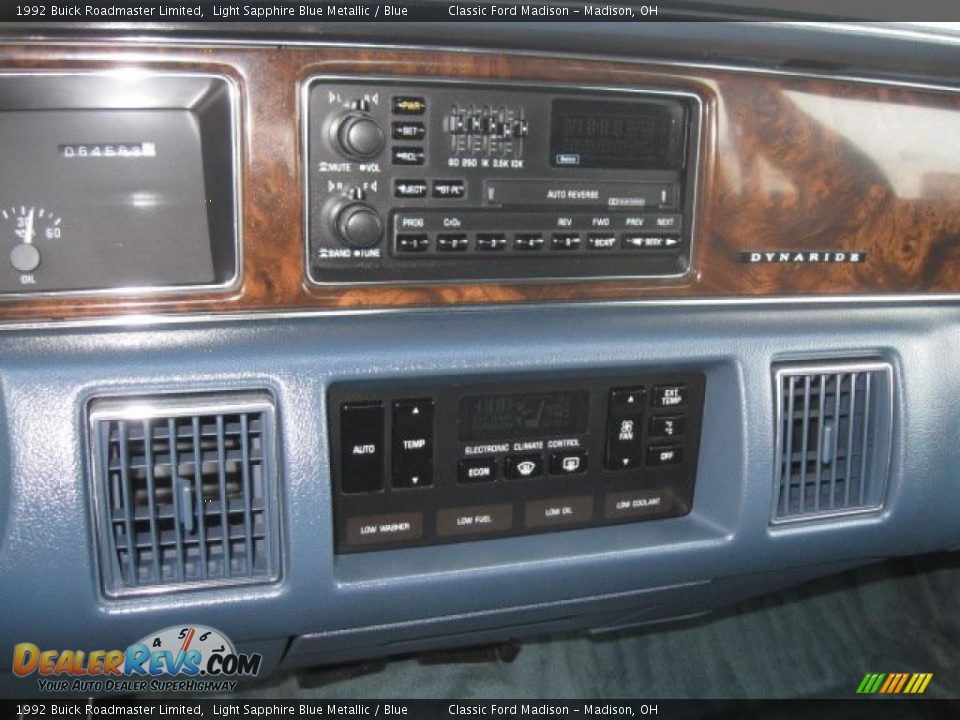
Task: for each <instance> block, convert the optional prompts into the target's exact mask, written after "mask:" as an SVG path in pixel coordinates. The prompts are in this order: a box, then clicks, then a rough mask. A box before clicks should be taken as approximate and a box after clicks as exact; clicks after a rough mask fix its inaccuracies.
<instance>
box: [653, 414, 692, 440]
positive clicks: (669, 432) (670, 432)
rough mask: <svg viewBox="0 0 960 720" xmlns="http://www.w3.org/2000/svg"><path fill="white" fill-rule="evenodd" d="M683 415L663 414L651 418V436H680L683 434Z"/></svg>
mask: <svg viewBox="0 0 960 720" xmlns="http://www.w3.org/2000/svg"><path fill="white" fill-rule="evenodd" d="M684 422H685V418H684V417H683V415H661V416H660V417H653V418H650V437H680V436H681V435H683V426H684Z"/></svg>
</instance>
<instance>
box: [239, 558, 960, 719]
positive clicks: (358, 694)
mask: <svg viewBox="0 0 960 720" xmlns="http://www.w3.org/2000/svg"><path fill="white" fill-rule="evenodd" d="M958 601H960V554H951V555H946V554H941V555H932V556H926V557H922V558H917V559H904V560H891V561H888V562H885V563H881V564H877V565H872V566H869V567H866V568H862V569H859V570H856V571H852V572H848V573H844V574H842V575H837V576H833V577H829V578H824V579H821V580H817V581H815V582H812V583H808V584H806V585H803V586H801V587H798V588H795V589H791V590H788V591H784V592H780V593H777V594H774V595H770V596H766V597H762V598H757V599H755V600H751V601H748V602H745V603H742V604H741V605H739V606H737V607H734V608H731V609H729V610H724V611H722V612H719V613H717V614H714V615H711V616H708V617H706V618H702V619H698V620H696V621H691V622H688V623H684V624H679V625H669V626H655V627H651V628H649V629H647V630H641V631H638V632H635V633H632V634H630V635H625V636H620V637H616V638H612V639H604V640H591V639H588V638H584V637H557V638H549V639H542V640H534V641H528V642H525V643H523V645H522V651H521V653H520V655H519V656H518V657H517V658H516V660H515V661H514V662H513V663H511V664H507V663H502V662H500V663H497V662H490V663H482V664H446V665H424V664H421V663H420V662H419V661H418V660H417V659H416V658H398V659H394V660H392V661H390V662H389V663H387V665H386V667H385V668H384V669H383V670H381V671H380V672H377V673H373V674H368V675H363V676H360V677H353V678H347V679H339V680H332V678H334V677H336V676H333V675H332V676H330V677H328V678H327V679H328V680H332V681H330V682H327V683H326V684H323V685H321V686H319V687H314V688H309V689H305V688H302V687H301V686H300V684H299V683H298V679H297V677H296V676H295V675H293V674H282V675H278V676H275V677H274V678H273V679H272V680H270V681H267V682H264V683H260V684H257V685H254V686H250V687H248V688H246V689H245V690H243V691H242V692H241V693H240V696H239V697H238V696H233V699H239V698H240V697H246V698H251V699H253V698H276V697H282V698H295V697H304V698H314V699H351V698H371V699H372V698H404V699H413V698H477V699H479V698H598V699H608V700H609V699H615V698H618V697H631V698H659V699H665V698H819V697H843V698H853V697H855V696H854V691H855V690H856V687H857V685H858V684H859V682H860V680H861V679H862V678H863V676H864V674H865V673H868V672H898V671H899V672H932V673H933V679H932V681H931V682H930V684H929V686H928V688H927V691H926V695H927V696H932V697H940V698H945V697H946V698H960V667H958V664H957V661H958V660H960V652H958V641H960V613H958V611H957V609H958Z"/></svg>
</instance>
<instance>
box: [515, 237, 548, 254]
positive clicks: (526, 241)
mask: <svg viewBox="0 0 960 720" xmlns="http://www.w3.org/2000/svg"><path fill="white" fill-rule="evenodd" d="M513 249H514V250H519V251H521V252H530V251H532V250H542V249H543V235H540V234H539V233H518V234H516V235H514V236H513Z"/></svg>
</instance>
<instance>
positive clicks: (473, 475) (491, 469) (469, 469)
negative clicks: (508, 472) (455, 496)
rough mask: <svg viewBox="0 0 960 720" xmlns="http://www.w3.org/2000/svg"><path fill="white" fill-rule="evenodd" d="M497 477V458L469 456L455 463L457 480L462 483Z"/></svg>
mask: <svg viewBox="0 0 960 720" xmlns="http://www.w3.org/2000/svg"><path fill="white" fill-rule="evenodd" d="M496 479H497V459H496V458H492V457H480V458H469V459H465V460H461V461H460V462H458V463H457V480H458V481H460V482H461V483H464V484H470V483H482V482H493V481H494V480H496Z"/></svg>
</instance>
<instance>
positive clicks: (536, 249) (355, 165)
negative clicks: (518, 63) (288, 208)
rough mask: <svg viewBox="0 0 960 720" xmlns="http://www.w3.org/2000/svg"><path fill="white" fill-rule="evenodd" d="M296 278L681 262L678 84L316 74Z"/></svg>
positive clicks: (690, 106) (692, 100)
mask: <svg viewBox="0 0 960 720" xmlns="http://www.w3.org/2000/svg"><path fill="white" fill-rule="evenodd" d="M304 101H305V104H306V111H307V112H306V122H305V126H304V127H305V143H306V154H307V158H308V163H307V170H306V191H307V195H308V198H307V218H306V228H307V233H306V234H307V238H306V240H307V257H308V258H309V267H308V276H309V279H310V280H311V281H312V282H314V283H318V284H325V283H347V284H356V283H404V282H419V283H423V282H471V281H472V282H491V281H492V282H499V281H505V282H515V281H524V280H547V279H588V278H624V277H652V278H659V277H679V276H682V275H684V274H686V273H687V272H688V271H689V269H690V263H691V253H692V247H691V246H692V239H693V229H694V216H693V208H694V204H695V203H694V201H695V195H696V186H697V167H698V163H699V137H700V123H701V114H702V104H701V101H700V99H699V97H698V96H697V95H695V94H693V93H690V92H684V91H679V90H677V91H672V90H643V91H633V90H630V91H627V90H606V89H604V90H600V89H576V88H567V87H544V86H527V85H522V84H513V85H505V86H501V85H485V84H474V83H463V82H452V81H451V82H431V83H416V82H404V81H392V80H391V81H369V80H359V79H350V78H342V77H340V78H335V77H316V78H313V79H311V80H310V81H309V82H308V84H307V85H306V86H305V91H304Z"/></svg>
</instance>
